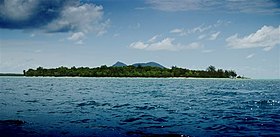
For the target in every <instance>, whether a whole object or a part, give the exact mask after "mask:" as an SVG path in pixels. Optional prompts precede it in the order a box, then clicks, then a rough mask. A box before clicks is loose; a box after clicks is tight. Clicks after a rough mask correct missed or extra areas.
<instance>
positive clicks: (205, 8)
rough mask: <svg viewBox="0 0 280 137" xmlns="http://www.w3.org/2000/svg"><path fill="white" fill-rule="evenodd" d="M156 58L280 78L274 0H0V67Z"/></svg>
mask: <svg viewBox="0 0 280 137" xmlns="http://www.w3.org/2000/svg"><path fill="white" fill-rule="evenodd" d="M117 61H121V62H124V63H126V64H133V63H139V62H150V61H154V62H157V63H160V64H162V65H163V66H165V67H171V66H178V67H182V68H188V69H197V70H205V69H206V68H207V67H208V66H209V65H213V66H215V67H216V68H221V69H226V70H235V71H236V72H237V74H239V75H241V76H246V77H250V78H265V79H266V78H273V79H275V78H276V79H279V78H280V1H278V0H0V72H1V73H22V71H23V70H27V69H29V68H37V67H39V66H41V67H44V68H56V67H60V66H66V67H72V66H76V67H81V66H84V67H98V66H101V65H107V66H111V65H113V64H114V63H115V62H117Z"/></svg>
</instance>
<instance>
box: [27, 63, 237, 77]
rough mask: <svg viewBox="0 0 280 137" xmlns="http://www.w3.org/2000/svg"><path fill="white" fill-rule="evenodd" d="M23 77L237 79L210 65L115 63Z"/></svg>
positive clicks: (41, 71) (33, 72)
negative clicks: (204, 67)
mask: <svg viewBox="0 0 280 137" xmlns="http://www.w3.org/2000/svg"><path fill="white" fill-rule="evenodd" d="M23 75H24V76H54V77H155V78H168V77H185V78H188V77H194V78H237V77H240V76H237V74H236V72H235V71H234V70H223V69H217V70H216V67H214V66H212V65H210V66H209V67H208V68H207V69H206V70H190V69H186V68H179V67H176V66H172V67H171V68H166V67H164V66H162V65H160V64H158V63H156V62H148V63H135V64H132V65H126V64H124V63H122V62H117V63H115V64H114V65H112V66H109V67H108V66H106V65H102V66H100V67H96V68H89V67H78V68H76V67H75V66H73V67H71V68H67V67H63V66H61V67H58V68H49V69H47V68H43V67H38V68H36V69H28V70H27V71H25V70H24V71H23Z"/></svg>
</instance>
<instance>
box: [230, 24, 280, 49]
mask: <svg viewBox="0 0 280 137" xmlns="http://www.w3.org/2000/svg"><path fill="white" fill-rule="evenodd" d="M226 42H227V45H228V46H229V47H231V48H233V49H246V48H263V50H265V51H269V50H271V49H272V48H273V47H275V46H277V45H280V25H279V26H278V27H276V28H274V27H273V26H263V27H262V28H261V29H259V30H257V31H256V32H255V33H251V34H250V35H248V36H244V37H243V38H242V37H240V38H239V37H238V34H235V35H232V36H230V37H228V38H227V39H226Z"/></svg>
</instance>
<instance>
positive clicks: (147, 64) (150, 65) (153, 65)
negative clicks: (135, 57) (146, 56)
mask: <svg viewBox="0 0 280 137" xmlns="http://www.w3.org/2000/svg"><path fill="white" fill-rule="evenodd" d="M125 66H127V65H126V64H125V63H122V62H120V61H118V62H116V63H115V64H114V65H112V67H125ZM132 66H135V67H138V66H142V67H148V66H149V67H159V68H165V67H164V66H162V65H160V64H158V63H156V62H147V63H134V64H132Z"/></svg>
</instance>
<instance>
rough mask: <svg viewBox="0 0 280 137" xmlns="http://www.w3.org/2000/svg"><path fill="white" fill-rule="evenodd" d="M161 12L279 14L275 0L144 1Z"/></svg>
mask: <svg viewBox="0 0 280 137" xmlns="http://www.w3.org/2000/svg"><path fill="white" fill-rule="evenodd" d="M146 3H147V4H149V5H150V6H151V8H153V9H156V10H162V11H194V10H201V11H209V10H222V11H228V12H242V13H265V14H275V13H276V14H280V10H279V6H280V4H279V1H277V0H146Z"/></svg>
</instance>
